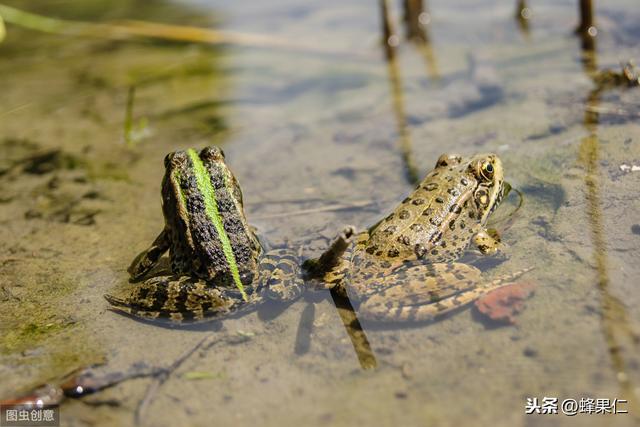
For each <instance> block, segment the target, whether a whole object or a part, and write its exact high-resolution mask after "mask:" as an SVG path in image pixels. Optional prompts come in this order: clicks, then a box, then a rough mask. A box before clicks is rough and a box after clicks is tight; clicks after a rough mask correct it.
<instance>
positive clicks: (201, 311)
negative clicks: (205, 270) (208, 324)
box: [105, 276, 247, 323]
mask: <svg viewBox="0 0 640 427" xmlns="http://www.w3.org/2000/svg"><path fill="white" fill-rule="evenodd" d="M105 298H106V300H107V301H109V303H110V304H111V306H112V307H111V308H112V309H114V310H116V311H120V312H124V313H126V314H130V315H132V316H136V317H142V318H147V319H168V320H171V321H173V322H177V323H180V322H194V321H199V320H203V319H205V318H212V317H219V316H223V315H226V314H229V313H231V312H233V311H235V310H237V309H238V308H240V307H241V306H243V305H246V304H247V303H246V302H245V301H244V300H243V299H242V297H241V296H240V293H239V292H238V290H237V289H232V288H221V287H211V286H208V285H207V283H206V282H204V281H203V280H200V279H194V278H191V277H189V276H181V277H176V276H158V277H153V278H151V279H149V280H146V281H144V282H143V283H141V284H140V285H138V286H136V288H135V289H134V290H133V291H132V292H131V293H130V294H129V295H128V296H127V297H124V298H121V297H115V296H113V295H105Z"/></svg>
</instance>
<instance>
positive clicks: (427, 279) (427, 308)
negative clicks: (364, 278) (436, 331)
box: [359, 263, 530, 322]
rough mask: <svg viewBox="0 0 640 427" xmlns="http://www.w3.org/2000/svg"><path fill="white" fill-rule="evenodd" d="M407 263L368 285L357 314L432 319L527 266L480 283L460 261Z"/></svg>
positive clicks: (404, 319)
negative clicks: (367, 291) (368, 290)
mask: <svg viewBox="0 0 640 427" xmlns="http://www.w3.org/2000/svg"><path fill="white" fill-rule="evenodd" d="M425 267H427V266H426V265H408V266H406V267H403V268H400V269H398V270H396V271H394V272H393V274H391V275H390V276H387V277H383V278H382V279H379V280H378V282H377V283H375V284H374V283H372V284H370V285H367V286H370V287H372V289H374V292H373V293H371V294H369V295H365V296H364V297H363V298H362V300H363V301H362V303H361V305H360V308H359V314H360V316H361V317H363V318H365V319H370V320H375V321H386V322H412V321H414V322H422V321H427V320H433V319H435V318H437V317H439V316H442V315H444V314H446V313H449V312H451V311H454V310H456V309H458V308H461V307H463V306H465V305H467V304H469V303H471V302H473V301H475V300H476V299H478V298H479V297H481V296H482V295H484V294H486V293H488V292H491V291H492V290H494V289H497V288H499V287H502V286H505V285H508V284H509V283H510V281H511V280H514V279H516V278H517V277H519V276H520V275H522V274H524V273H525V272H526V271H529V270H530V269H525V270H521V271H519V272H517V273H514V274H511V275H508V276H503V277H500V278H497V279H494V280H492V281H489V282H487V283H481V282H480V280H481V278H480V271H479V270H478V269H476V268H475V267H472V266H469V265H466V264H460V263H452V264H433V265H430V266H428V267H429V268H425Z"/></svg>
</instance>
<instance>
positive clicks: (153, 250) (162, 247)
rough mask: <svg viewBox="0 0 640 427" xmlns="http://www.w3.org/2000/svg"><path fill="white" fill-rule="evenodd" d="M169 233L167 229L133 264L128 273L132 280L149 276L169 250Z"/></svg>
mask: <svg viewBox="0 0 640 427" xmlns="http://www.w3.org/2000/svg"><path fill="white" fill-rule="evenodd" d="M169 245H170V243H169V232H168V230H167V229H166V228H165V229H164V230H162V232H161V233H160V234H159V235H158V237H156V239H155V240H154V241H153V243H152V244H151V246H149V248H148V249H147V250H145V251H143V252H141V253H140V254H139V255H138V256H137V257H136V258H135V259H134V260H133V262H132V263H131V265H130V266H129V268H128V269H127V271H128V272H129V274H130V275H131V279H132V280H138V279H140V278H141V277H143V276H144V275H145V274H147V273H148V272H149V271H150V270H151V269H152V268H153V267H154V266H155V265H156V264H157V263H158V260H159V259H160V257H161V256H162V254H164V253H165V252H166V251H167V250H168V249H169Z"/></svg>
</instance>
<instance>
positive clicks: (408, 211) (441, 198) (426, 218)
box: [365, 164, 475, 262]
mask: <svg viewBox="0 0 640 427" xmlns="http://www.w3.org/2000/svg"><path fill="white" fill-rule="evenodd" d="M474 185H475V180H474V179H473V177H472V176H470V175H469V174H467V173H465V168H464V167H463V166H462V165H457V164H453V165H452V164H447V165H440V166H437V167H436V168H435V169H434V170H433V171H432V172H430V173H429V174H428V175H427V176H426V177H425V179H424V180H423V181H422V182H421V183H420V184H419V185H418V187H416V189H415V190H414V191H413V192H412V193H411V194H410V195H409V196H408V197H407V198H406V199H404V200H403V201H402V203H401V204H400V205H399V206H398V207H397V208H396V209H395V210H394V211H393V212H392V213H391V214H390V215H389V216H387V217H386V218H385V219H384V220H382V221H381V222H380V223H378V224H377V225H376V226H375V227H374V228H373V229H372V230H371V235H370V238H369V240H368V242H367V243H366V247H365V251H366V252H367V253H368V254H369V255H373V256H376V257H382V258H392V259H393V258H397V259H402V260H410V259H417V258H420V259H422V258H428V259H429V260H430V261H434V262H437V261H445V260H452V259H455V258H457V257H458V256H459V255H460V253H461V252H462V251H464V249H465V248H466V246H467V244H466V243H468V238H466V239H464V238H458V234H460V233H467V234H468V233H469V232H471V228H472V226H471V225H472V223H473V222H474V221H473V219H472V218H469V217H468V212H470V211H469V209H468V208H469V206H468V201H469V198H470V197H471V194H472V190H473V187H474ZM463 213H466V214H467V218H462V214H463ZM458 240H459V241H460V244H457V241H458ZM463 242H464V244H463Z"/></svg>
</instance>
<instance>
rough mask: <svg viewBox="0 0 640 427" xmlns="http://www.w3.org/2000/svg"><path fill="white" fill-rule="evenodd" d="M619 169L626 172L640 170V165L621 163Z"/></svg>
mask: <svg viewBox="0 0 640 427" xmlns="http://www.w3.org/2000/svg"><path fill="white" fill-rule="evenodd" d="M620 170H621V171H622V172H624V173H628V172H639V171H640V166H638V165H628V164H626V163H623V164H621V165H620Z"/></svg>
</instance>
